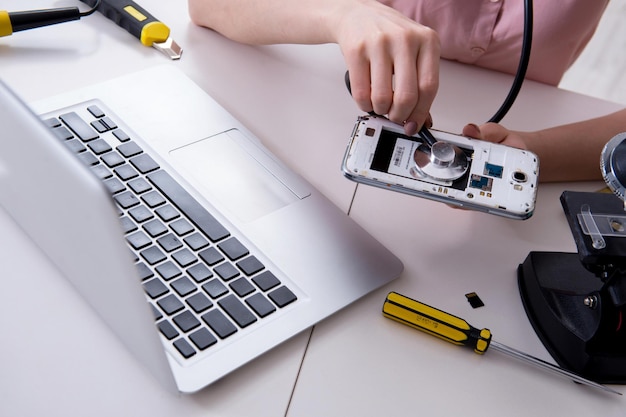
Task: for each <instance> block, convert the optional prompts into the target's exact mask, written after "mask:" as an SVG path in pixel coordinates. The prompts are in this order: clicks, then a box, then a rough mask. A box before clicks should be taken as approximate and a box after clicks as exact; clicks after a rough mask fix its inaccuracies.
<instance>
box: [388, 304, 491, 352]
mask: <svg viewBox="0 0 626 417" xmlns="http://www.w3.org/2000/svg"><path fill="white" fill-rule="evenodd" d="M383 315H384V316H385V317H387V318H390V319H392V320H395V321H398V322H400V323H403V324H406V325H408V326H411V327H413V328H415V329H418V330H421V331H423V332H426V333H428V334H430V335H433V336H436V337H439V338H441V339H443V340H445V341H447V342H450V343H454V344H455V345H462V346H469V347H471V348H472V349H474V352H476V353H479V354H483V353H485V352H486V351H487V348H489V343H490V342H491V331H489V329H477V328H475V327H472V326H470V325H469V323H467V322H466V321H465V320H463V319H461V318H459V317H456V316H453V315H452V314H448V313H446V312H444V311H441V310H438V309H436V308H434V307H431V306H429V305H426V304H424V303H420V302H419V301H416V300H413V299H411V298H408V297H405V296H404V295H401V294H398V293H396V292H390V293H389V294H388V295H387V298H386V299H385V303H384V304H383Z"/></svg>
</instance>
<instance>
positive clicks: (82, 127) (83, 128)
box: [59, 112, 98, 142]
mask: <svg viewBox="0 0 626 417" xmlns="http://www.w3.org/2000/svg"><path fill="white" fill-rule="evenodd" d="M59 118H60V119H61V120H62V121H63V123H65V125H66V126H67V127H69V128H70V130H71V131H72V132H74V133H75V134H76V136H78V137H79V138H80V139H81V140H82V141H83V142H88V141H90V140H94V139H96V138H97V137H98V134H97V133H96V131H95V130H93V129H92V128H91V126H89V125H88V124H87V122H85V121H84V120H83V119H82V118H81V117H80V116H79V115H78V114H76V113H74V112H71V113H65V114H62V115H61V116H59Z"/></svg>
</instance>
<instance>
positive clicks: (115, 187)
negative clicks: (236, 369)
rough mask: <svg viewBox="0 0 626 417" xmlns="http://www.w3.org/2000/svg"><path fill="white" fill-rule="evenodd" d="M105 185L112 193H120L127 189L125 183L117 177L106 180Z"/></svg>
mask: <svg viewBox="0 0 626 417" xmlns="http://www.w3.org/2000/svg"><path fill="white" fill-rule="evenodd" d="M104 185H105V186H106V187H107V189H108V190H109V192H110V193H111V194H115V193H119V192H120V191H124V190H125V189H126V186H125V185H124V183H123V182H122V181H120V180H118V179H117V178H115V177H114V178H109V179H108V180H105V181H104Z"/></svg>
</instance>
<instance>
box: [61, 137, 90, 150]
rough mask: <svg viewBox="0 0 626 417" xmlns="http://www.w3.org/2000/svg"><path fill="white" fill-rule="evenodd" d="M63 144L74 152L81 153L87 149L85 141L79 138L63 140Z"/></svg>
mask: <svg viewBox="0 0 626 417" xmlns="http://www.w3.org/2000/svg"><path fill="white" fill-rule="evenodd" d="M63 144H64V145H65V146H67V148H68V149H69V150H70V151H72V152H74V153H81V152H85V151H86V150H87V148H85V145H83V143H82V142H81V141H79V140H78V139H70V140H66V141H65V142H63Z"/></svg>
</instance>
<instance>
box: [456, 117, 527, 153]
mask: <svg viewBox="0 0 626 417" xmlns="http://www.w3.org/2000/svg"><path fill="white" fill-rule="evenodd" d="M463 136H468V137H470V138H474V139H480V140H484V141H487V142H493V143H501V144H503V145H507V146H511V147H514V148H519V149H528V145H527V143H526V139H525V133H524V132H515V131H512V130H509V129H507V128H505V127H504V126H502V125H500V124H497V123H485V124H484V125H482V126H478V125H475V124H468V125H466V126H465V127H464V128H463Z"/></svg>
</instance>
